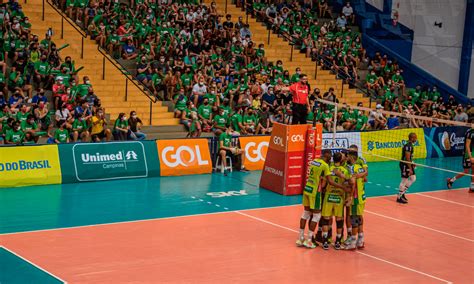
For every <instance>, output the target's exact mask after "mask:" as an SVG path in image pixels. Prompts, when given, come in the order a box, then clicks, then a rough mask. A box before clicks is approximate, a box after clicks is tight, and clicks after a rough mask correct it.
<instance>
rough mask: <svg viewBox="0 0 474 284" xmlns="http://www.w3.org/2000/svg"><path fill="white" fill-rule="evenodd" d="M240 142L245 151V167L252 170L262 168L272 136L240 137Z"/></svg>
mask: <svg viewBox="0 0 474 284" xmlns="http://www.w3.org/2000/svg"><path fill="white" fill-rule="evenodd" d="M239 142H240V147H241V148H242V149H243V150H244V151H245V162H244V166H245V168H246V169H247V170H251V171H254V170H262V169H263V165H264V163H265V157H266V156H267V151H268V145H269V143H270V136H252V137H239Z"/></svg>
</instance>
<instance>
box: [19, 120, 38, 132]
mask: <svg viewBox="0 0 474 284" xmlns="http://www.w3.org/2000/svg"><path fill="white" fill-rule="evenodd" d="M35 129H38V124H36V122H33V123H32V124H30V123H28V121H26V120H25V121H23V122H21V130H23V131H30V130H35Z"/></svg>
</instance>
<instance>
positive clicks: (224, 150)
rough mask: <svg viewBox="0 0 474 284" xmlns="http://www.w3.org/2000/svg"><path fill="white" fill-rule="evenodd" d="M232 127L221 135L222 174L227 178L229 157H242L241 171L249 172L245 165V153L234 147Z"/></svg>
mask: <svg viewBox="0 0 474 284" xmlns="http://www.w3.org/2000/svg"><path fill="white" fill-rule="evenodd" d="M232 131H233V130H232V127H231V126H229V127H227V128H225V131H224V132H222V133H221V134H220V135H219V156H220V160H221V166H222V167H221V172H222V173H223V174H224V175H225V176H227V172H226V168H227V156H230V157H233V156H239V157H240V165H241V166H240V171H242V172H247V170H246V169H245V167H244V163H245V151H244V150H242V149H239V148H238V147H233V146H232Z"/></svg>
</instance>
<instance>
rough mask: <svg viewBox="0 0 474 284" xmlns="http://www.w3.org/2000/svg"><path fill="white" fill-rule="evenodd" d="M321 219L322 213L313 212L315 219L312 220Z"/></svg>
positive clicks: (317, 220)
mask: <svg viewBox="0 0 474 284" xmlns="http://www.w3.org/2000/svg"><path fill="white" fill-rule="evenodd" d="M320 219H321V213H313V219H312V220H311V222H315V223H318V222H319V220H320Z"/></svg>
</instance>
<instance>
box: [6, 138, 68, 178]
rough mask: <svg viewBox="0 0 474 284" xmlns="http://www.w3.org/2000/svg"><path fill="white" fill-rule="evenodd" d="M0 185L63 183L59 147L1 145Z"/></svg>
mask: <svg viewBox="0 0 474 284" xmlns="http://www.w3.org/2000/svg"><path fill="white" fill-rule="evenodd" d="M0 181H1V182H0V187H9V186H26V185H41V184H59V183H61V167H60V164H59V154H58V147H57V146H56V145H47V146H21V147H0Z"/></svg>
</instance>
